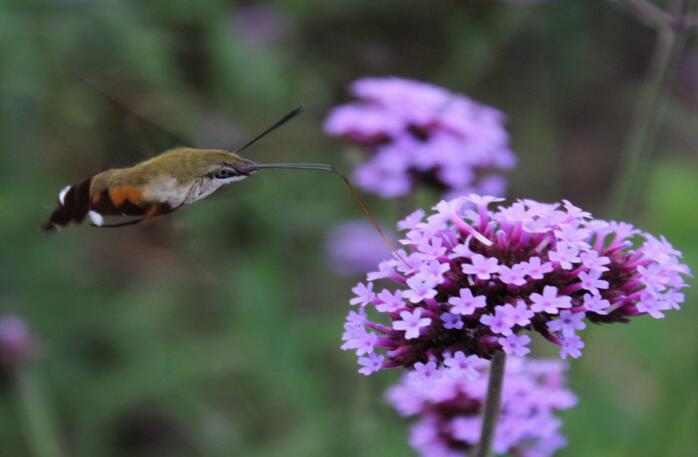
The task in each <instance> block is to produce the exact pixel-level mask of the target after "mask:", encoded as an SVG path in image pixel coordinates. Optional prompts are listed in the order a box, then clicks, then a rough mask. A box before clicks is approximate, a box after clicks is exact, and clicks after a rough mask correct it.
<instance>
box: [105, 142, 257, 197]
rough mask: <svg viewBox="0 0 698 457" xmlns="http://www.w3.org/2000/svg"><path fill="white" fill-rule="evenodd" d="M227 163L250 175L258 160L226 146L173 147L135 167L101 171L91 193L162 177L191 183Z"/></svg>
mask: <svg viewBox="0 0 698 457" xmlns="http://www.w3.org/2000/svg"><path fill="white" fill-rule="evenodd" d="M224 165H228V166H230V167H232V168H235V169H236V170H237V171H239V172H240V173H241V174H243V175H247V174H250V173H252V172H253V171H254V166H255V163H254V162H252V161H249V160H247V159H243V158H242V157H240V156H239V155H237V154H235V153H234V152H230V151H225V150H223V149H196V148H176V149H170V150H169V151H165V152H163V153H162V154H160V155H158V156H156V157H153V158H151V159H148V160H145V161H143V162H141V163H138V164H136V165H134V166H132V167H128V168H113V169H110V170H106V171H104V172H102V173H99V174H98V175H96V176H95V177H94V178H93V182H92V188H91V193H95V192H97V193H98V192H101V191H102V190H105V189H110V188H114V187H121V186H137V187H141V186H146V185H148V184H149V183H150V182H152V180H154V179H160V178H162V177H171V178H175V179H176V180H177V181H178V182H179V183H180V184H189V183H193V182H194V181H196V180H197V179H199V178H202V177H205V176H206V175H208V174H210V173H212V172H214V171H215V170H216V169H218V168H220V167H221V166H224Z"/></svg>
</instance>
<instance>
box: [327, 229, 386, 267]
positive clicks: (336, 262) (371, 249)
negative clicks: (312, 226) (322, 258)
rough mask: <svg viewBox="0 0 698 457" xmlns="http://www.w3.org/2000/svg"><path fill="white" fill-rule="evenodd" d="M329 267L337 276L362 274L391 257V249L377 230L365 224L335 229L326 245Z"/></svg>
mask: <svg viewBox="0 0 698 457" xmlns="http://www.w3.org/2000/svg"><path fill="white" fill-rule="evenodd" d="M326 251H327V253H328V256H329V261H330V266H331V267H332V270H334V271H335V272H336V273H338V274H342V275H355V274H365V273H366V272H369V271H371V270H372V269H374V268H375V267H376V264H378V262H380V261H381V260H383V259H385V258H386V257H388V256H389V255H390V249H388V246H386V244H385V241H383V239H382V238H381V236H380V234H378V232H376V229H375V228H374V227H373V226H372V225H371V224H370V223H368V222H366V221H364V220H353V221H348V222H344V223H343V224H340V225H337V226H336V227H334V228H333V229H332V230H331V231H330V233H329V235H328V237H327V242H326Z"/></svg>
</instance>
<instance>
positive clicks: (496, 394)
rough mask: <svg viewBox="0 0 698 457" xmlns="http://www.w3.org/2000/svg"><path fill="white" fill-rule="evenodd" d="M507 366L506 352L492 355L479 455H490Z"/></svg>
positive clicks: (481, 456)
mask: <svg viewBox="0 0 698 457" xmlns="http://www.w3.org/2000/svg"><path fill="white" fill-rule="evenodd" d="M505 367H506V354H505V353H504V352H503V351H497V352H495V353H494V355H493V356H492V362H491V365H490V374H489V381H488V383H487V398H486V399H485V405H484V408H483V415H482V430H481V432H480V445H479V446H478V449H477V454H475V455H476V456H477V457H489V456H490V450H491V449H492V443H493V441H494V436H495V435H494V434H495V432H496V431H497V420H498V419H499V410H500V407H501V404H502V385H503V383H504V370H505Z"/></svg>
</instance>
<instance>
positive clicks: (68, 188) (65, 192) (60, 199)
mask: <svg viewBox="0 0 698 457" xmlns="http://www.w3.org/2000/svg"><path fill="white" fill-rule="evenodd" d="M69 190H70V186H65V187H64V188H63V190H61V192H60V193H59V194H58V201H59V202H61V205H65V194H67V193H68V191H69Z"/></svg>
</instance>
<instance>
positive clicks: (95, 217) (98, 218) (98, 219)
mask: <svg viewBox="0 0 698 457" xmlns="http://www.w3.org/2000/svg"><path fill="white" fill-rule="evenodd" d="M87 215H88V216H90V220H91V221H92V223H93V224H94V225H96V226H97V227H100V226H101V225H102V224H104V218H103V217H102V215H101V214H99V213H98V212H97V211H90V212H89V213H87Z"/></svg>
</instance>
